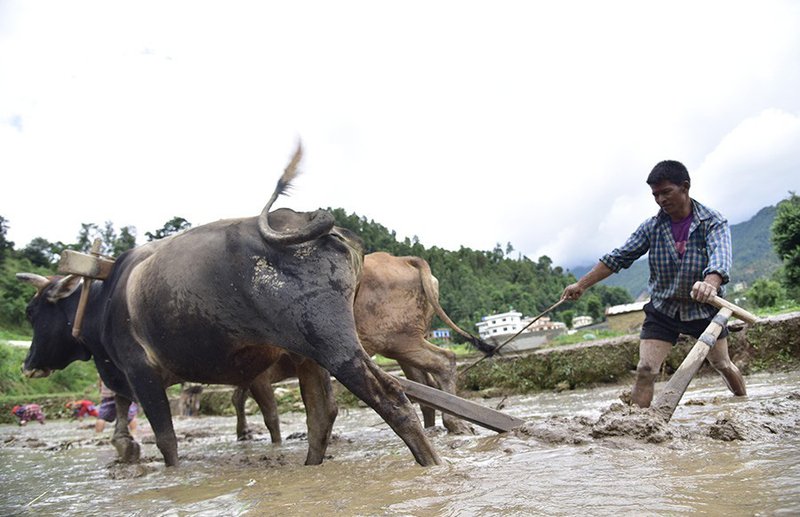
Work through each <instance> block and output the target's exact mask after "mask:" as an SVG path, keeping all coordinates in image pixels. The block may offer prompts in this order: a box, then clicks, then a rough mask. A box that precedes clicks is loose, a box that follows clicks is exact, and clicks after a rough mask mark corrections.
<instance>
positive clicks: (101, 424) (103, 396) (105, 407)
mask: <svg viewBox="0 0 800 517" xmlns="http://www.w3.org/2000/svg"><path fill="white" fill-rule="evenodd" d="M97 382H98V387H99V389H100V409H99V410H98V412H97V413H98V414H97V420H95V422H94V430H95V432H97V433H102V432H103V430H104V429H105V428H106V422H113V421H114V420H116V419H117V402H116V399H115V395H116V394H115V393H114V392H113V391H111V389H110V388H109V387H108V386H106V385H105V383H104V382H103V380H102V379H100V380H98V381H97ZM138 414H139V406H137V405H136V402H133V401H131V405H130V407H128V429H130V432H131V433H133V432H135V431H136V426H137V422H136V415H138Z"/></svg>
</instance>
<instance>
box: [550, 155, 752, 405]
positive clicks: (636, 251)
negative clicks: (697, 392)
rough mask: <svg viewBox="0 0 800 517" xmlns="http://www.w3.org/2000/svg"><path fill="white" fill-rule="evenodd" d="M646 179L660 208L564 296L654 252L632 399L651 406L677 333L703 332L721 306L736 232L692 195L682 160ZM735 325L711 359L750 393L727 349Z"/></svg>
mask: <svg viewBox="0 0 800 517" xmlns="http://www.w3.org/2000/svg"><path fill="white" fill-rule="evenodd" d="M647 184H648V185H650V189H651V190H652V192H653V197H654V198H655V201H656V203H657V204H658V206H659V207H661V209H660V210H659V212H658V214H656V215H655V217H651V218H650V219H648V220H646V221H645V222H644V223H642V224H641V225H640V226H639V228H637V229H636V231H635V232H633V234H631V236H630V237H629V238H628V240H627V242H625V244H624V245H623V246H622V247H621V248H617V249H615V250H614V251H612V252H611V253H609V254H607V255H605V256H603V257H602V258H601V259H600V261H599V262H598V263H597V265H595V266H594V268H592V270H591V271H589V272H588V273H586V274H585V275H584V276H583V277H581V279H580V280H578V281H577V282H575V283H574V284H571V285H568V286H567V287H566V288H565V289H564V293H563V294H562V296H561V297H562V299H567V300H577V299H578V298H580V297H581V295H582V294H583V293H584V291H586V289H588V288H589V287H591V286H592V285H594V284H596V283H597V282H599V281H601V280H603V279H605V278H607V277H608V276H610V275H611V274H612V273H616V272H618V271H619V270H620V269H623V268H627V267H629V266H630V265H631V264H632V263H633V262H634V261H635V260H636V259H638V258H639V257H641V256H642V255H644V254H645V253H647V252H648V251H649V252H650V256H649V263H650V282H649V285H648V289H649V291H650V302H649V303H648V304H647V305H645V307H644V311H645V321H644V324H643V325H642V331H641V333H640V336H639V337H640V342H639V364H638V366H637V368H636V382H635V384H634V386H633V390H632V393H631V398H632V399H633V402H634V403H635V404H636V405H638V406H639V407H649V406H650V402H651V401H652V399H653V386H654V384H655V381H656V375H657V374H658V372H659V371H660V370H661V364H662V363H663V362H664V359H665V358H666V357H667V354H669V351H670V349H671V347H672V346H673V345H674V344H675V343H676V342H677V340H678V334H679V333H680V334H688V335H690V336H693V337H695V338H699V337H700V335H701V334H702V333H703V331H704V330H705V329H706V327H708V325H709V323H711V318H712V317H713V316H714V314H716V312H717V310H716V309H715V308H714V307H712V306H711V305H708V304H706V303H705V302H707V301H708V300H709V299H710V298H711V297H712V296H713V295H717V294H718V295H720V296H721V295H722V288H721V286H722V285H723V284H725V283H727V282H728V280H730V277H729V274H730V268H731V235H730V228H729V227H728V222H727V220H725V218H723V217H722V216H721V215H720V214H719V213H718V212H716V211H715V210H712V209H710V208H708V207H706V206H703V205H701V204H700V203H698V202H697V201H695V200H694V199H692V198H691V197H689V187H690V180H689V172H688V171H687V170H686V167H684V165H683V164H682V163H680V162H676V161H673V160H666V161H663V162H660V163H658V164H657V165H656V166H655V167H654V168H653V170H652V172H650V175H649V176H648V177H647ZM727 335H728V330H727V329H726V328H723V329H722V332H721V334H720V337H719V339H718V340H717V343H716V344H715V345H714V347H712V348H711V350H710V351H709V353H708V360H709V362H710V363H711V365H712V366H713V367H714V368H715V369H716V370H717V371H718V372H719V373H720V374H721V375H722V378H723V379H724V380H725V383H726V384H727V386H728V389H730V390H731V392H733V394H734V395H746V394H747V392H746V390H745V385H744V379H743V378H742V374H741V373H740V372H739V369H738V368H736V365H735V364H733V363H732V362H731V360H730V357H729V356H728V339H727Z"/></svg>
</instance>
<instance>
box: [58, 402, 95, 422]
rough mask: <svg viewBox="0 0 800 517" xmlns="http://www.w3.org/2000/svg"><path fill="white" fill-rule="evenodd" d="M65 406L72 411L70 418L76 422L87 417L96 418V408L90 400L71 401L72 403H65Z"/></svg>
mask: <svg viewBox="0 0 800 517" xmlns="http://www.w3.org/2000/svg"><path fill="white" fill-rule="evenodd" d="M66 406H67V409H71V410H72V418H76V419H78V420H83V419H84V418H85V417H86V416H87V415H88V416H93V417H97V416H98V414H99V413H98V411H97V406H95V405H94V402H92V401H91V400H85V399H84V400H73V401H72V402H67V404H66Z"/></svg>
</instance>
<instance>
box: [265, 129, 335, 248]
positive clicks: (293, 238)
mask: <svg viewBox="0 0 800 517" xmlns="http://www.w3.org/2000/svg"><path fill="white" fill-rule="evenodd" d="M302 159H303V146H302V144H301V143H300V142H297V149H296V150H295V152H294V155H293V156H292V159H291V160H290V161H289V164H288V165H287V166H286V168H285V169H284V171H283V175H281V178H280V179H279V180H278V184H277V185H276V186H275V190H274V191H273V192H272V197H270V198H269V201H267V205H266V206H265V207H264V209H263V210H262V211H261V215H260V216H259V217H258V231H259V232H260V233H261V236H262V237H263V238H264V240H265V241H267V242H270V243H273V244H279V245H281V244H282V245H289V244H299V243H301V242H307V241H311V240H314V239H316V238H317V237H321V236H322V235H326V234H327V233H329V232H330V230H331V228H333V223H334V219H333V216H332V215H331V214H330V212H327V211H325V210H316V211H314V212H312V213H310V214H308V217H307V221H308V224H307V225H305V226H304V227H302V228H297V229H286V230H284V231H278V230H276V229H274V228H272V227H271V226H270V224H269V210H270V208H272V205H273V204H274V203H275V201H276V200H277V199H278V198H279V197H280V196H281V195H283V194H285V193H286V191H287V190H288V189H289V187H290V186H291V182H292V180H293V179H294V178H295V177H297V175H298V174H299V173H300V171H299V170H298V166H299V165H300V161H301V160H302Z"/></svg>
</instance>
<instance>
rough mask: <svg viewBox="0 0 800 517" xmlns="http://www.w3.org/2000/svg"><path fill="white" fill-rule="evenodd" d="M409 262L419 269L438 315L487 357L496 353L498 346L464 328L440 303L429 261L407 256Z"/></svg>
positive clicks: (423, 284) (430, 300)
mask: <svg viewBox="0 0 800 517" xmlns="http://www.w3.org/2000/svg"><path fill="white" fill-rule="evenodd" d="M407 258H408V262H409V264H410V265H411V266H413V267H415V268H416V269H417V271H419V278H420V281H422V289H423V290H424V291H425V296H426V297H427V298H428V303H430V304H431V305H432V306H433V309H434V310H435V311H436V315H437V316H439V318H440V319H441V320H442V321H444V322H445V324H447V325H448V326H449V327H450V328H451V329H453V330H455V331H456V332H457V333H458V334H459V335H461V336H462V337H463V338H464V339H466V340H467V341H469V343H470V344H471V345H472V346H474V347H475V348H477V349H478V350H480V351H481V352H483V354H484V355H485V356H486V357H491V356H493V355H494V353H495V351H496V349H497V347H496V346H494V345H490V344H489V343H487V342H486V341H484V340H482V339H480V338H479V337H476V336H473V335H472V334H470V333H469V332H466V331H464V330H462V329H461V328H460V327H459V326H458V325H456V324H455V322H453V320H451V319H450V317H449V316H448V315H447V313H446V312H444V309H442V306H441V305H440V304H439V289H438V288H437V287H436V286H435V285H434V277H433V273H432V272H431V267H430V265H428V263H427V262H426V261H425V260H424V259H421V258H419V257H407Z"/></svg>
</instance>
